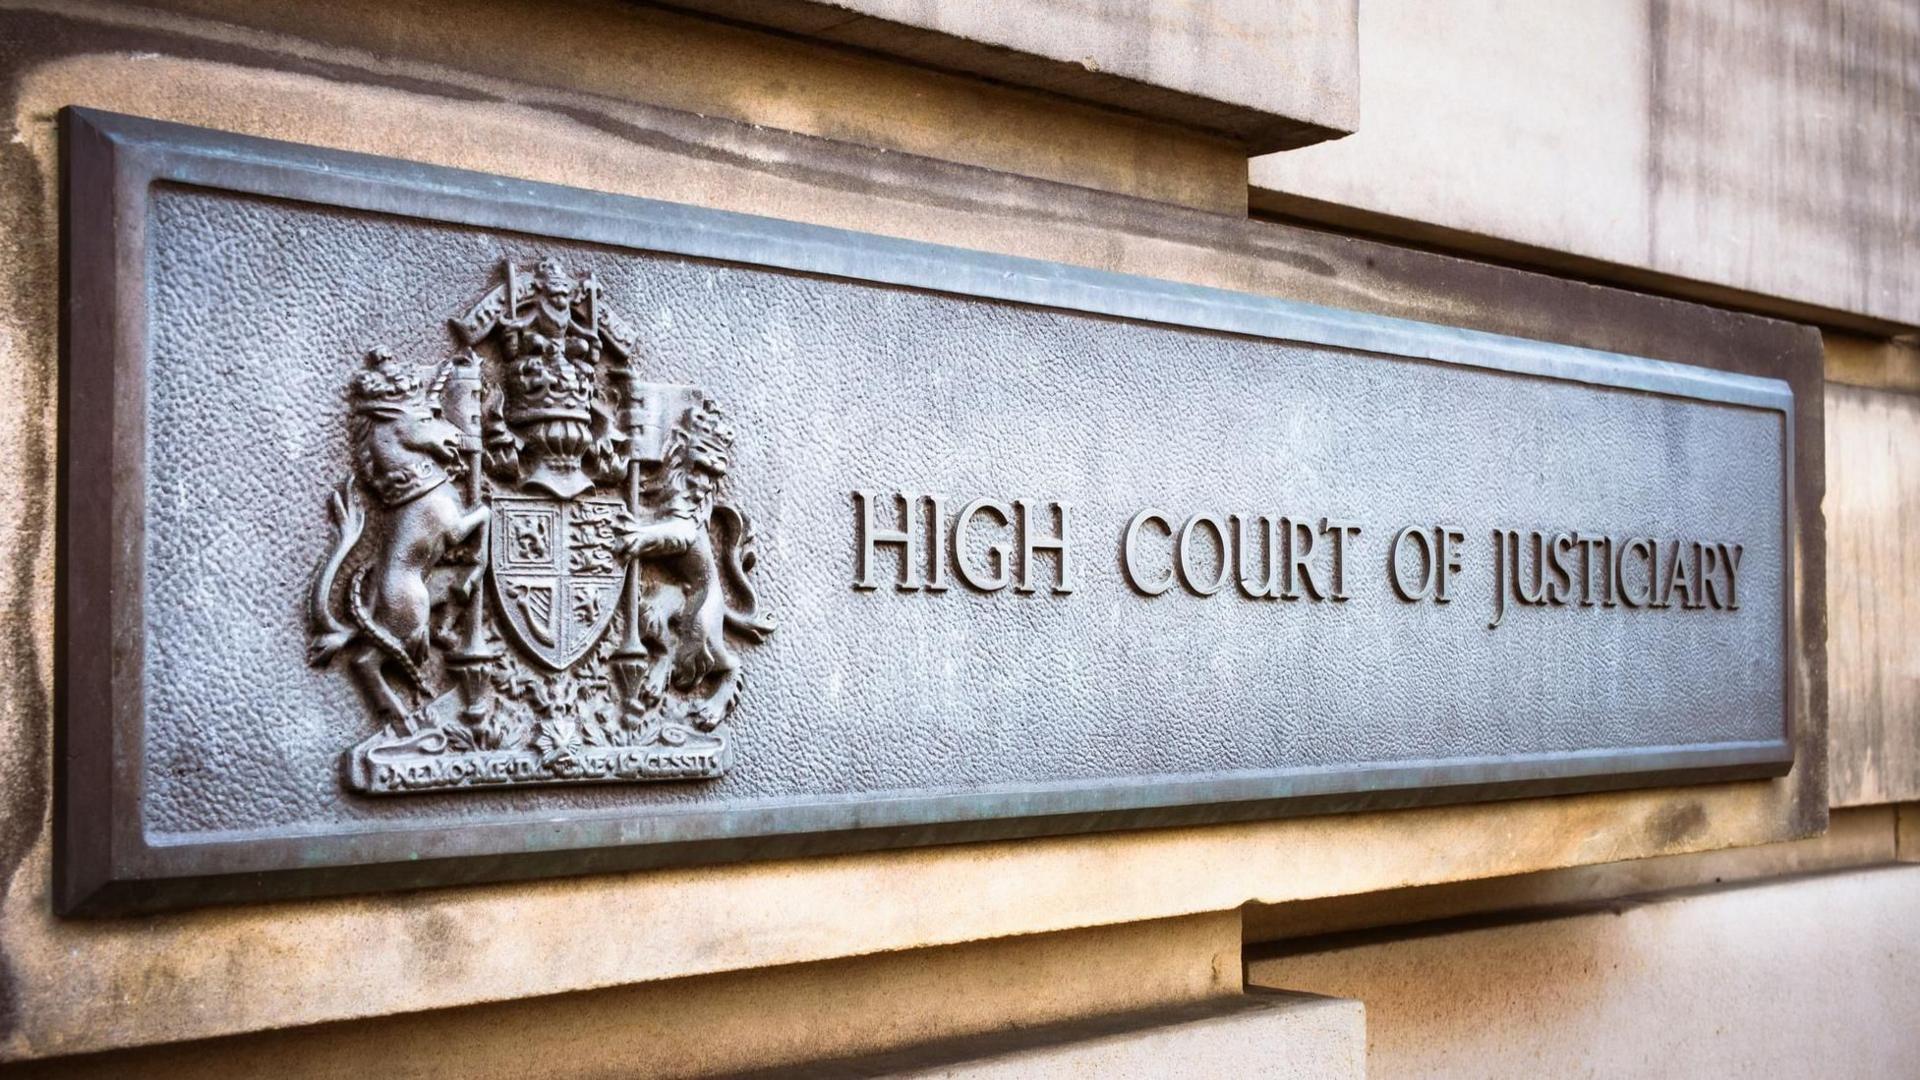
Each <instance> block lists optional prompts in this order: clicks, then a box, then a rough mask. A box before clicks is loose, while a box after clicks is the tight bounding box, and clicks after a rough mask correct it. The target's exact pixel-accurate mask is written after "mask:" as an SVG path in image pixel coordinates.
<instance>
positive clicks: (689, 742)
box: [309, 259, 773, 794]
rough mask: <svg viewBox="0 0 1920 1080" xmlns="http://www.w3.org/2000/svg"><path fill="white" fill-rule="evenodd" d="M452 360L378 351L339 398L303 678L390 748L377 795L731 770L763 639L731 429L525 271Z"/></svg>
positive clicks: (501, 289) (512, 276) (579, 294)
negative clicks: (337, 691)
mask: <svg viewBox="0 0 1920 1080" xmlns="http://www.w3.org/2000/svg"><path fill="white" fill-rule="evenodd" d="M452 330H453V334H454V337H455V338H456V339H457V340H456V341H455V343H454V351H453V353H452V355H450V356H448V357H446V358H445V359H442V360H440V361H439V362H437V363H412V362H408V361H405V360H402V359H400V358H398V357H396V356H395V355H393V353H391V352H390V351H388V350H385V349H375V350H373V351H371V352H370V353H368V354H367V356H366V357H365V360H364V363H363V366H362V368H361V370H360V371H358V372H357V373H356V374H354V375H353V376H352V377H351V379H349V381H348V385H347V390H346V410H345V412H346V436H347V439H348V442H349V445H350V448H351V460H352V463H353V468H352V475H351V476H349V477H347V478H346V479H344V480H342V481H341V482H340V484H339V487H338V488H337V489H336V491H335V492H334V494H333V496H332V501H331V507H330V509H331V514H332V518H333V525H334V542H333V545H332V547H331V549H330V550H329V551H328V552H327V554H326V556H325V558H324V559H323V561H322V563H321V565H320V568H319V571H318V573H317V574H316V575H315V578H314V583H313V591H312V596H311V598H310V602H309V607H310V612H311V621H312V650H311V656H310V659H311V660H312V662H313V663H314V664H315V665H316V666H321V667H325V666H328V665H332V664H334V663H336V662H338V663H339V664H340V665H341V666H343V667H344V668H345V669H346V670H347V671H348V672H349V673H351V676H352V677H353V679H354V680H355V681H356V682H357V684H358V685H359V687H360V690H361V692H362V694H363V695H364V697H365V698H366V701H367V704H368V707H369V709H370V710H371V711H372V713H373V715H374V719H375V721H376V722H377V724H378V730H376V731H375V732H374V733H373V734H372V735H370V736H369V737H368V738H367V739H365V740H364V741H363V742H361V743H360V744H358V745H357V746H354V747H353V748H351V749H350V750H348V751H347V754H346V758H345V761H344V772H345V776H346V782H347V785H348V786H349V787H350V788H352V789H353V790H355V791H359V792H362V793H366V794H397V793H403V792H411V791H431V790H437V789H444V788H467V787H486V786H507V785H531V784H554V783H583V782H611V781H634V780H692V779H704V778H711V777H715V776H719V775H720V774H721V773H723V772H725V771H726V769H727V767H728V766H729V765H730V764H731V763H732V760H733V750H732V740H731V736H730V733H729V730H728V726H727V723H726V721H727V719H728V717H729V716H730V715H731V714H732V712H733V709H734V706H735V704H736V703H737V701H738V698H739V694H740V670H739V669H740V660H739V655H738V653H737V652H736V647H737V645H738V644H739V643H752V642H758V641H760V640H762V639H764V638H765V637H766V636H767V635H768V634H769V633H771V632H772V630H773V623H772V622H771V620H769V619H768V618H767V617H766V616H765V615H764V614H762V613H761V612H760V611H759V605H758V601H757V599H756V597H755V595H754V590H753V585H752V583H751V581H750V580H749V574H750V572H751V571H752V569H753V566H754V538H753V532H752V529H751V527H750V525H749V524H748V521H747V518H746V515H744V514H743V513H742V512H741V511H740V510H739V509H738V508H737V507H735V506H734V505H733V504H732V503H731V502H730V501H729V500H728V497H727V477H728V471H729V469H730V467H731V460H732V459H731V454H732V448H733V441H734V430H733V427H732V426H731V425H730V424H729V423H728V422H727V420H726V417H725V416H724V415H723V414H722V413H721V411H720V409H719V407H718V406H717V405H715V404H714V403H713V402H712V401H710V400H708V399H707V398H706V396H705V395H704V394H703V393H701V391H700V390H699V389H697V388H695V387H691V386H683V385H678V384H674V383H666V382H654V381H649V380H648V379H647V378H646V373H645V372H643V371H642V370H641V368H640V360H641V357H640V349H639V343H638V341H637V340H636V335H635V333H634V331H633V330H632V328H631V327H630V326H629V324H628V323H627V322H626V321H625V320H624V319H622V318H621V317H620V316H619V315H618V314H617V313H616V312H615V311H614V310H613V309H612V308H610V307H609V306H608V305H607V304H606V303H605V302H604V301H603V300H602V297H601V294H600V287H599V285H598V284H597V283H596V282H595V281H594V280H593V278H592V276H591V275H579V276H576V275H574V274H570V273H569V272H568V271H567V270H566V268H565V267H564V266H562V264H561V263H560V262H558V261H557V260H554V259H543V260H541V261H540V262H539V263H538V264H537V265H535V266H533V267H532V268H531V269H525V268H522V267H519V266H516V265H515V264H514V263H513V262H512V261H508V262H507V263H506V264H505V265H504V266H503V267H502V269H501V274H500V280H499V281H498V283H497V284H495V285H494V286H493V287H492V288H491V289H490V290H489V291H488V292H487V293H486V294H485V295H484V296H482V297H481V298H480V299H479V300H478V301H477V302H476V303H475V304H474V305H473V306H472V307H471V308H470V309H469V310H468V311H467V312H466V313H465V314H463V315H460V316H458V317H456V318H454V319H453V320H452Z"/></svg>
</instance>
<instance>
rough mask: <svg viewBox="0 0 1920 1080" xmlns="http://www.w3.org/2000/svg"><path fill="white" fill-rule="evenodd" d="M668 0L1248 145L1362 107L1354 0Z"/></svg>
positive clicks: (1301, 136)
mask: <svg viewBox="0 0 1920 1080" xmlns="http://www.w3.org/2000/svg"><path fill="white" fill-rule="evenodd" d="M674 6H677V7H683V8H690V9H694V10H699V11H708V12H712V13H714V14H717V15H724V16H726V17H728V18H733V19H740V20H742V21H745V22H752V23H758V24H760V25H765V26H773V27H777V28H779V29H782V30H787V31H791V32H793V33H798V34H804V35H806V36H808V37H814V38H819V39H821V40H823V41H831V42H836V43H839V44H845V45H852V46H856V47H858V48H862V49H871V50H873V51H875V52H880V53H886V54H889V55H893V56H899V57H901V58H903V59H908V60H914V61H917V62H920V63H925V64H932V65H935V66H938V67H942V68H945V69H948V70H956V71H967V72H971V73H973V74H976V75H981V76H985V77H988V78H992V79H997V80H1000V81H1003V82H1009V83H1013V84H1014V85H1019V86H1030V87H1033V88H1035V89H1040V90H1047V91H1051V92H1053V93H1056V94H1062V95H1065V96H1067V97H1072V98H1079V99H1081V100H1085V101H1091V102H1096V103H1098V104H1102V105H1106V106H1110V107H1114V108H1120V109H1125V110H1127V111H1128V112H1133V113H1139V114H1142V115H1145V116H1151V117H1154V118H1156V119H1161V120H1166V121H1169V122H1171V123H1176V124H1179V125H1181V126H1185V127H1193V128H1198V129H1201V130H1205V131H1211V132H1215V133H1217V134H1219V135H1221V136H1222V137H1225V138H1228V139H1232V140H1233V141H1234V142H1236V143H1238V144H1240V145H1242V146H1244V147H1245V148H1246V149H1247V150H1248V151H1249V152H1251V153H1268V152H1270V151H1274V150H1287V149H1291V148H1293V147H1297V146H1307V145H1310V144H1312V143H1316V142H1321V141H1323V140H1326V139H1337V138H1339V137H1341V136H1342V135H1345V134H1347V133H1349V132H1351V131H1353V130H1354V128H1355V127H1356V126H1357V124H1358V122H1359V119H1360V110H1359V101H1358V95H1359V82H1360V66H1359V56H1358V46H1357V44H1356V41H1355V37H1356V35H1355V25H1356V23H1357V21H1358V17H1359V11H1358V9H1359V4H1358V3H1356V2H1354V0H1321V2H1317V3H1309V4H1273V3H1267V2H1265V0H1201V2H1198V3H1184V4H1177V5H1176V4H1164V3H1155V2H1153V0H1123V2H1113V0H1107V2H1104V3H1098V4H1086V3H1076V2H1074V0H1039V2H1035V3H1025V4H1020V5H1018V6H1012V5H1007V4H981V3H972V2H969V0H940V2H935V3H925V2H915V0H776V2H773V3H768V2H766V0H675V5H674ZM1276 76H1279V77H1276Z"/></svg>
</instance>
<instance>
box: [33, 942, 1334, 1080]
mask: <svg viewBox="0 0 1920 1080" xmlns="http://www.w3.org/2000/svg"><path fill="white" fill-rule="evenodd" d="M449 929H450V928H449V927H446V926H444V925H438V924H436V923H434V922H433V921H432V920H422V921H421V922H420V923H419V924H418V927H417V931H418V937H419V938H421V939H423V940H424V939H425V938H428V937H432V936H435V935H436V934H439V933H443V932H446V931H447V930H449ZM455 934H456V936H457V931H456V932H455ZM414 958H415V959H416V961H418V962H421V963H425V964H427V966H428V967H430V968H431V969H432V970H434V971H436V972H441V973H451V972H452V970H453V968H455V967H456V966H457V965H456V964H454V963H443V962H441V961H433V960H428V959H427V955H426V953H425V952H424V951H420V950H415V952H414ZM328 970H329V973H330V974H331V976H332V977H333V978H334V979H336V980H339V979H342V978H345V977H348V976H350V975H351V973H352V972H353V971H354V970H356V969H355V968H353V967H352V966H351V965H342V964H339V963H335V964H333V965H330V966H329V968H328ZM1239 1000H1240V918H1239V915H1238V913H1237V912H1232V911H1223V912H1218V913H1215V914H1211V915H1199V916H1192V917H1188V918H1180V919H1161V920H1154V921H1151V922H1144V923H1128V924H1125V925H1121V926H1103V927H1094V928H1089V929H1085V930H1077V931H1068V932H1065V933H1059V934H1042V935H1034V936H1027V937H1014V938H1000V939H997V940H992V941H977V942H969V943H967V944H964V945H955V946H950V947H946V948H932V949H911V950H907V951H904V952H893V953H884V954H880V955H877V956H863V957H856V958H851V959H843V960H828V961H823V962H820V963H813V964H793V965H787V966H784V967H774V968H763V969H760V970H756V971H737V972H727V973H724V974H718V975H708V976H701V977H697V978H690V979H675V980H670V981H666V982H655V983H646V984H643V985H640V986H619V987H610V988H607V989H604V990H599V991H593V992H588V993H574V994H555V995H549V996H546V997H536V998H533V999H531V1000H525V1001H502V1002H497V1003H494V1004H488V1005H478V1006H473V1007H470V1008H462V1009H436V1010H431V1011H427V1012H418V1013H409V1014H406V1015H400V1016H383V1017H377V1018H373V1019H368V1020H363V1021H358V1022H353V1023H344V1024H321V1025H315V1026H311V1027H304V1028H295V1029H292V1030H287V1031H272V1032H261V1033H258V1034H252V1035H239V1036H234V1037H231V1038H224V1039H205V1040H200V1041H195V1042H186V1043H178V1044H173V1045H166V1046H156V1047H145V1048H141V1049H136V1050H128V1051H118V1052H111V1053H102V1054H92V1055H82V1056H76V1057H65V1058H58V1059H54V1060H50V1061H47V1062H44V1063H27V1064H26V1065H25V1066H24V1067H17V1066H0V1074H4V1075H6V1076H7V1078H8V1080H24V1078H27V1077H33V1078H39V1077H47V1078H58V1080H120V1078H125V1077H139V1078H140V1080H216V1078H222V1077H232V1078H234V1080H257V1078H259V1077H263V1076H272V1077H276V1078H280V1080H351V1078H353V1077H364V1076H404V1077H407V1078H408V1080H607V1078H611V1077H632V1076H662V1077H665V1076H676V1077H691V1076H737V1075H738V1074H740V1073H741V1072H743V1071H746V1070H754V1069H767V1068H769V1067H773V1068H779V1067H783V1066H794V1065H800V1064H803V1063H808V1062H813V1061H818V1060H820V1059H835V1058H842V1057H850V1056H864V1055H869V1054H878V1053H884V1052H888V1051H893V1050H896V1049H899V1048H902V1047H907V1046H913V1045H918V1044H923V1043H927V1042H930V1041H945V1040H971V1039H974V1038H991V1037H992V1036H993V1035H995V1034H997V1033H1001V1032H1005V1031H1006V1030H1008V1029H1009V1028H1015V1029H1036V1030H1041V1031H1045V1030H1048V1029H1050V1028H1052V1027H1054V1026H1056V1025H1063V1024H1071V1023H1073V1022H1074V1021H1076V1020H1079V1019H1081V1018H1083V1017H1089V1016H1107V1015H1115V1014H1117V1015H1120V1016H1127V1017H1131V1016H1138V1015H1140V1014H1142V1013H1160V1012H1163V1011H1166V1010H1177V1009H1182V1008H1187V1009H1192V1010H1194V1011H1197V1012H1199V1013H1201V1014H1203V1015H1212V1014H1214V1013H1215V1012H1216V1011H1217V1007H1219V1006H1225V1005H1229V1004H1230V1003H1233V1002H1237V1001H1239ZM1345 1021H1346V1014H1344V1013H1341V1012H1339V1011H1334V1012H1333V1014H1332V1015H1328V1010H1315V1011H1314V1012H1312V1013H1310V1014H1309V1015H1307V1016H1302V1017H1291V1016H1290V1017H1289V1018H1287V1019H1286V1020H1284V1021H1282V1022H1283V1023H1284V1024H1285V1025H1286V1030H1288V1031H1291V1032H1299V1031H1301V1030H1302V1029H1306V1030H1307V1031H1311V1032H1316V1033H1317V1032H1321V1031H1327V1029H1329V1028H1332V1029H1333V1030H1332V1031H1327V1034H1329V1035H1334V1034H1339V1033H1344V1032H1345V1031H1346V1030H1347V1027H1346V1026H1345V1024H1344V1022H1345ZM1335 1045H1337V1044H1330V1043H1329V1041H1328V1040H1325V1039H1317V1040H1314V1041H1312V1042H1311V1043H1310V1044H1309V1047H1308V1048H1310V1049H1332V1048H1333V1046H1335ZM36 1065H39V1066H41V1067H36ZM16 1069H17V1070H18V1071H16Z"/></svg>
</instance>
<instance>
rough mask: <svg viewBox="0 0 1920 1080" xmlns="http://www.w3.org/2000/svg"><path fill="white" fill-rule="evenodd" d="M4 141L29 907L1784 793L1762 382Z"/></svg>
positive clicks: (123, 150)
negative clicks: (28, 402)
mask: <svg viewBox="0 0 1920 1080" xmlns="http://www.w3.org/2000/svg"><path fill="white" fill-rule="evenodd" d="M63 131H64V139H65V151H66V154H67V174H66V201H65V214H66V218H65V221H66V230H67V234H66V235H67V247H66V274H67V280H66V295H65V311H66V319H67V324H66V330H65V338H64V342H65V372H64V378H65V382H64V386H65V392H66V412H65V417H66V424H65V428H64V437H65V444H64V447H65V450H64V454H63V458H62V477H63V485H64V486H63V493H64V506H65V517H64V521H63V526H62V540H61V543H62V558H63V562H62V593H61V605H62V606H61V619H62V638H61V640H62V648H63V650H64V653H63V676H62V678H63V683H62V705H61V739H62V742H61V747H62V752H61V761H60V766H61V775H60V784H61V788H60V790H61V793H62V809H61V814H60V820H59V843H60V848H61V852H60V859H59V861H58V873H59V876H60V881H59V883H58V884H59V888H58V890H57V892H58V896H59V898H60V903H61V905H62V907H63V909H64V910H67V911H69V912H82V913H110V912H116V911H125V910H132V909H139V908H157V907H166V906H176V905H182V904H191V903H205V902H215V901H231V900H243V899H251V898H260V897H271V896H289V895H309V894H318V893H327V892H341V891H349V890H362V889H371V888H393V887H407V886H418V885H429V884H443V883H449V882H459V881H475V880H497V879H502V878H511V877H524V876H534V875H550V874H560V873H571V872H582V871H589V870H600V869H620V868H633V867H643V866H650V865H662V864H667V863H684V862H690V861H714V860H725V859H741V858H760V857H784V856H793V855H804V854H810V853H815V852H824V851H844V850H852V849H859V848H872V847H885V846H901V845H913V844H925V843H940V842H953V841H964V840H974V839H987V838H1004V837H1013V836H1024V835H1037V834H1044V833H1059V832H1071V831H1084V830H1089V829H1103V828H1120V827H1141V826H1150V825H1160V824H1171V823H1186V822H1204V821H1224V820H1235V819H1247V818H1254V817H1261V816H1273V815H1276V814H1284V813H1308V812H1327V811H1334V810H1345V809H1355V808H1363V807H1381V806H1397V805H1408V804H1414V803H1430V802H1440V801H1459V800H1466V799H1482V798H1496V797H1507V796H1514V795H1523V794H1538V793H1551V792H1570V791H1582V790H1594V789H1599V788H1612V787H1622V786H1630V785H1637V784H1652V783H1669V782H1675V781H1705V780H1720V779H1728V778H1734V777H1758V776H1767V775H1777V774H1779V773H1782V772H1784V771H1786V769H1787V768H1788V767H1789V766H1790V764H1791V760H1792V755H1791V749H1790V745H1789V742H1788V739H1787V735H1788V725H1789V714H1790V709H1789V704H1788V703H1789V701H1790V700H1791V695H1790V693H1789V690H1790V687H1789V681H1788V680H1789V678H1790V673H1789V672H1790V669H1789V665H1788V664H1787V662H1786V657H1787V656H1788V654H1789V651H1790V648H1791V644H1792V642H1791V631H1790V623H1789V621H1788V613H1789V611H1790V609H1791V602H1792V597H1791V584H1792V583H1791V575H1790V570H1789V561H1788V553H1789V552H1790V551H1791V549H1792V535H1791V534H1792V528H1793V512H1792V511H1793V508H1792V506H1791V500H1790V497H1789V483H1788V482H1789V479H1790V477H1791V475H1792V461H1791V450H1790V448H1791V446H1792V398H1791V395H1790V393H1789V392H1788V390H1787V387H1786V386H1785V384H1783V383H1780V382H1778V381H1775V380H1769V379H1760V378H1753V377H1747V376H1740V375H1733V374H1727V373H1723V372H1717V371H1710V370H1706V369H1702V368H1692V367H1686V366H1682V365H1677V364H1670V363H1662V362H1658V361H1654V360H1649V359H1645V358H1638V357H1630V356H1620V355H1614V354H1605V353H1598V352H1593V351H1589V350H1582V349H1574V348H1568V347H1564V346H1558V345H1550V344H1544V343H1540V342H1533V341H1523V340H1519V339H1514V338H1507V337H1500V336H1497V335H1491V334H1483V333H1474V332H1468V331H1464V330H1459V329H1454V328H1448V327H1442V326H1432V325H1425V324H1419V323H1412V322H1407V321H1402V320H1395V319H1387V318H1380V317H1376V316H1369V315H1362V314H1356V313H1352V312H1345V311H1337V310H1331V309H1327V308H1319V307H1313V306H1310V305H1304V304H1297V303H1290V302H1287V301H1282V300H1277V299H1272V298H1268V297H1259V296H1251V295H1243V294H1234V293H1228V292H1222V291H1218V290H1211V289H1204V288H1197V287H1193V286H1187V285H1180V284H1175V283H1170V282H1163V281H1154V280H1149V279H1144V278H1137V277H1126V276H1121V275H1115V274H1107V273H1100V272H1095V271H1089V270H1084V269H1079V268H1074V267H1068V266H1063V265H1058V264H1050V263H1043V262H1035V261H1031V260H1023V259H1014V258H1007V257H1002V256H995V255H986V254H981V253H977V252H969V251H962V250H957V249H952V248H942V247H935V246H931V245H926V244H920V243H913V242H907V241H901V240H895V239H889V238H884V237H878V236H869V235H860V234H854V233H848V232H842V231H836V230H832V229H825V228H819V227H814V226H806V225H798V224H794V223H791V222H781V221H772V220H767V219H762V218H754V217H748V216H742V215H738V214H729V213H723V212H719V211H712V210H703V209H696V208H691V207H685V206H676V205H669V204H664V203H658V202H651V201H647V200H642V199H634V198H625V197H615V196H608V195H601V194H595V193H591V192H584V191H576V190H571V189H564V188H557V187H551V186H544V185H538V184H530V183H524V182H520V181H513V180H506V179H502V178H498V177H488V176H481V175H477V174H471V173H464V172H458V171H454V170H447V169H438V168H431V167H426V166H421V165H416V164H411V163H407V162H401V161H395V160H387V159H378V158H370V157H364V156H358V155H351V154H343V153H338V152H332V151H326V150H319V149H314V148H310V147H300V146H292V145H287V144H281V143H273V142H266V141H261V140H254V139H246V138H239V137H235V136H229V135H224V134H219V133H215V132H208V131H201V130H196V129H189V128H182V127H177V126H172V125H166V124H159V123H154V122H150V121H143V120H137V119H133V118H128V117H118V116H108V115H103V114H99V113H91V112H84V111H70V112H69V113H68V115H67V117H66V122H65V126H64V129H63Z"/></svg>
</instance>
